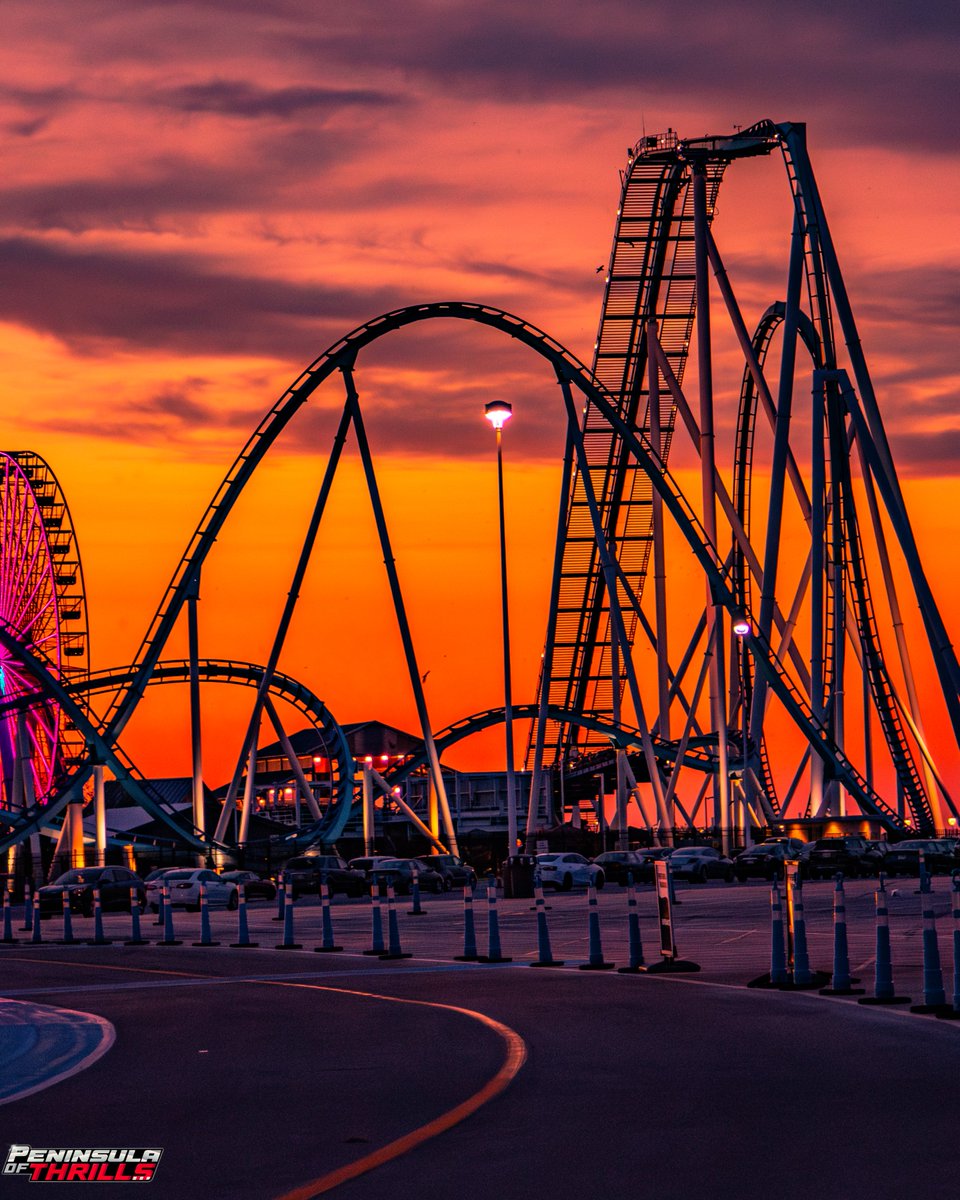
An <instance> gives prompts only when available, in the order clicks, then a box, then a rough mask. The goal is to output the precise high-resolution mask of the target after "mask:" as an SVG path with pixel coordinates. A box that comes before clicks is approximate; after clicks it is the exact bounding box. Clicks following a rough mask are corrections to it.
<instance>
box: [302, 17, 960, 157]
mask: <svg viewBox="0 0 960 1200" xmlns="http://www.w3.org/2000/svg"><path fill="white" fill-rule="evenodd" d="M360 13H363V14H364V15H360ZM360 13H358V16H357V19H356V20H355V22H354V23H353V25H352V28H349V29H347V30H343V29H342V27H341V28H338V29H336V30H335V31H333V32H320V33H317V32H316V31H312V30H308V33H307V35H306V37H296V38H293V39H292V40H291V43H290V53H291V54H292V55H294V56H297V55H302V56H303V57H305V58H317V57H322V58H326V59H327V60H328V61H329V60H333V61H337V62H339V63H341V64H345V63H348V62H352V63H357V62H362V63H364V64H365V65H366V66H367V67H376V68H380V69H387V68H392V69H400V70H403V71H406V72H407V73H409V74H410V75H411V76H412V77H416V78H419V79H421V80H422V81H424V82H425V83H427V84H428V85H430V86H432V87H434V88H437V89H440V90H442V91H444V92H448V93H451V94H455V95H458V96H463V97H465V98H469V97H484V98H492V99H495V100H503V99H504V98H505V97H509V98H510V99H511V100H526V101H530V102H535V103H543V102H544V101H546V100H549V101H552V102H561V103H563V102H566V103H572V102H577V101H579V102H581V103H591V104H597V103H607V104H609V103H616V100H614V97H615V96H616V95H617V94H619V95H620V97H621V100H620V103H621V104H625V105H627V106H628V107H629V108H633V109H634V110H636V109H638V108H641V107H643V106H646V107H647V108H648V109H649V108H653V107H656V108H657V109H659V110H660V111H661V112H664V113H669V112H670V111H671V109H673V110H676V109H684V110H688V109H690V108H691V107H696V108H697V109H699V110H700V111H702V112H704V114H705V116H707V115H709V114H710V113H711V112H724V113H725V114H726V118H725V127H726V126H727V125H729V124H732V123H734V122H736V121H739V122H743V123H748V122H751V121H754V120H757V119H759V118H761V117H767V116H769V117H771V118H773V119H774V120H785V119H794V120H800V119H806V120H807V121H808V122H810V123H811V124H817V125H818V126H819V127H820V128H829V129H830V138H831V141H834V142H840V143H841V144H864V143H865V144H884V145H889V144H890V142H891V141H893V140H896V139H905V140H908V141H909V143H910V144H912V145H913V146H915V147H917V148H920V147H922V148H924V149H925V150H928V151H934V152H938V153H952V152H953V149H954V147H955V145H956V135H957V133H958V130H960V126H958V115H957V107H956V105H955V104H953V102H952V98H953V96H954V95H955V94H956V91H957V87H958V69H957V63H956V56H955V55H954V54H952V53H951V52H950V51H948V50H947V46H948V45H952V44H953V43H954V42H955V39H956V29H957V25H956V9H955V6H954V5H953V3H952V0H951V2H946V0H941V2H939V3H933V4H930V5H923V6H921V7H919V8H911V9H909V10H907V9H905V8H904V6H903V5H902V4H900V3H899V2H898V0H885V2H884V3H882V4H880V5H878V6H873V5H871V6H870V7H869V8H866V7H865V8H860V7H854V6H852V5H837V4H831V3H828V2H827V0H817V2H816V3H813V4H810V3H805V4H804V5H802V6H799V7H796V8H794V9H784V8H783V7H782V6H777V5H769V4H767V3H765V2H761V0H739V2H737V0H734V2H733V3H729V4H725V5H723V6H722V7H718V6H717V5H716V4H714V3H713V0H697V2H695V3H691V4H686V5H684V6H682V8H677V7H675V6H671V5H666V4H661V3H650V2H647V3H639V4H632V3H631V4H627V3H622V2H621V0H609V2H607V3H603V2H601V3H593V4H590V5H573V4H567V5H564V6H563V10H562V15H561V14H560V13H559V12H558V11H557V9H556V8H554V9H553V10H552V11H551V16H550V19H545V15H544V12H543V10H542V9H540V8H538V7H536V6H522V5H516V4H513V3H508V2H507V0H497V2H494V3H486V4H483V5H456V6H452V7H448V8H445V9H444V10H443V11H442V13H439V14H438V12H437V10H436V8H435V6H434V5H432V4H427V3H422V2H421V3H419V4H416V3H414V4H408V5H406V6H405V9H404V17H405V19H404V20H403V21H402V22H400V23H398V24H397V25H394V24H393V23H390V24H386V23H381V22H378V21H376V20H375V19H374V18H373V14H372V11H371V6H370V4H369V3H368V4H367V5H366V6H365V9H361V10H360ZM365 16H366V19H365ZM893 96H895V97H896V102H895V103H892V102H891V97H893ZM604 98H605V99H604ZM688 132H690V133H693V134H698V133H701V132H707V131H706V130H692V131H688ZM710 132H713V130H710Z"/></svg>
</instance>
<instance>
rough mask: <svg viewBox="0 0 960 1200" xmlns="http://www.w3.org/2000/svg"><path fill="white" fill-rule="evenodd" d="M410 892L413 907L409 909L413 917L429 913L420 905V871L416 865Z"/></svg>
mask: <svg viewBox="0 0 960 1200" xmlns="http://www.w3.org/2000/svg"><path fill="white" fill-rule="evenodd" d="M410 894H411V899H412V901H413V908H411V909H409V913H410V916H411V917H425V916H426V915H427V914H426V913H425V912H424V911H423V909H422V908H421V907H420V872H419V871H418V870H417V868H416V867H414V868H413V880H412V881H411V884H410Z"/></svg>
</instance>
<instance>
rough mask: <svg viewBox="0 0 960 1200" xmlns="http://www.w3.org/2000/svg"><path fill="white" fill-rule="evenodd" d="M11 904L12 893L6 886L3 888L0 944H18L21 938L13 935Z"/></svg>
mask: <svg viewBox="0 0 960 1200" xmlns="http://www.w3.org/2000/svg"><path fill="white" fill-rule="evenodd" d="M10 910H11V904H10V893H9V892H8V891H7V889H6V886H4V888H3V937H2V938H0V946H16V945H19V942H20V939H19V938H15V937H14V936H13V913H12V912H11V911H10Z"/></svg>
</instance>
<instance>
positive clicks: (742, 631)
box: [733, 616, 753, 846]
mask: <svg viewBox="0 0 960 1200" xmlns="http://www.w3.org/2000/svg"><path fill="white" fill-rule="evenodd" d="M733 633H734V636H735V637H736V639H737V641H738V642H739V643H740V722H741V724H742V726H743V729H742V734H743V738H742V741H743V769H742V771H741V773H740V792H741V802H742V805H743V842H744V845H745V846H749V845H750V843H751V837H750V812H749V809H748V807H747V721H748V718H749V713H748V711H747V638H749V636H750V634H751V633H753V626H752V625H751V624H750V622H749V621H748V620H747V619H746V617H744V616H738V617H735V618H734V622H733Z"/></svg>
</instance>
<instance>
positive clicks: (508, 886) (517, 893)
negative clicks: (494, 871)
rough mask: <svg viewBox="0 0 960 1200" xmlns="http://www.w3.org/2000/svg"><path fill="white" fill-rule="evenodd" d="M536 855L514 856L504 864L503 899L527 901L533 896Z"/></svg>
mask: <svg viewBox="0 0 960 1200" xmlns="http://www.w3.org/2000/svg"><path fill="white" fill-rule="evenodd" d="M536 868H537V858H536V855H535V854H512V855H511V856H510V857H509V858H508V859H507V861H506V862H505V863H504V864H503V898H504V900H510V899H519V900H522V899H526V898H529V897H531V896H532V895H533V876H534V872H535V871H536Z"/></svg>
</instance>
